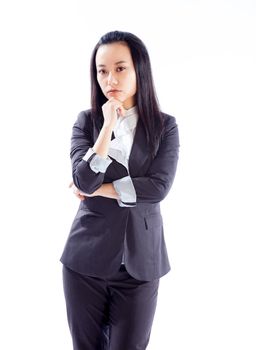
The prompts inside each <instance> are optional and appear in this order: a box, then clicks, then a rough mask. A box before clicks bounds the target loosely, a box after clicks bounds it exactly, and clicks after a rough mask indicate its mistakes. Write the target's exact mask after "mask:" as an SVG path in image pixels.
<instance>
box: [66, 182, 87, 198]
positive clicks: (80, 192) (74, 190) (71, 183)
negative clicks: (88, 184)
mask: <svg viewBox="0 0 256 350" xmlns="http://www.w3.org/2000/svg"><path fill="white" fill-rule="evenodd" d="M68 187H69V188H72V190H73V193H74V195H75V196H76V197H77V198H78V199H80V200H81V201H83V200H85V199H86V197H90V195H87V194H85V193H83V192H82V191H80V190H79V189H78V188H77V187H76V186H75V185H74V182H73V181H72V182H70V184H69V186H68Z"/></svg>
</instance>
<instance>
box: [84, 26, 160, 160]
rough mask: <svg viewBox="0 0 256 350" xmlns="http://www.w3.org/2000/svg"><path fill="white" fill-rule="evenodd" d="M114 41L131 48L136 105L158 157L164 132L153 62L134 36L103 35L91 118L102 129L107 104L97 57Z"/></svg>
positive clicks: (93, 70)
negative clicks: (135, 85)
mask: <svg viewBox="0 0 256 350" xmlns="http://www.w3.org/2000/svg"><path fill="white" fill-rule="evenodd" d="M114 42H125V43H126V44H127V46H128V47H129V49H130V52H131V56H132V60H133V64H134V68H135V72H136V84H137V91H136V105H137V108H138V114H139V118H140V119H141V121H142V123H143V125H144V129H145V133H146V138H147V143H148V145H149V149H150V153H151V155H152V156H154V155H155V153H156V150H157V147H158V144H159V140H160V137H161V133H162V130H163V120H162V115H161V111H160V107H159V103H158V99H157V96H156V92H155V88H154V82H153V76H152V70H151V63H150V58H149V54H148V51H147V48H146V46H145V44H144V43H143V42H142V41H141V39H139V38H138V37H137V36H135V35H134V34H132V33H129V32H122V31H112V32H108V33H106V34H105V35H103V36H102V37H101V38H100V40H99V41H98V43H97V44H96V46H95V48H94V50H93V52H92V56H91V68H90V71H91V107H92V118H93V120H94V122H95V125H97V126H98V127H100V126H101V125H102V123H103V114H102V108H101V107H102V105H103V104H104V103H105V102H106V101H107V98H106V97H105V96H104V94H103V92H102V90H101V88H100V85H99V83H98V81H97V70H96V63H95V58H96V54H97V51H98V49H99V47H100V46H101V45H105V44H110V43H114Z"/></svg>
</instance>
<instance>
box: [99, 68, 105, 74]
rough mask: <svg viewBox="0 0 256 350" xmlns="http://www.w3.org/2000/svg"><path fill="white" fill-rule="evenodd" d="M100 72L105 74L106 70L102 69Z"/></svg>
mask: <svg viewBox="0 0 256 350" xmlns="http://www.w3.org/2000/svg"><path fill="white" fill-rule="evenodd" d="M98 73H99V74H105V73H106V71H105V70H104V69H100V70H99V71H98Z"/></svg>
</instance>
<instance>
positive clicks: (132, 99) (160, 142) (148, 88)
mask: <svg viewBox="0 0 256 350" xmlns="http://www.w3.org/2000/svg"><path fill="white" fill-rule="evenodd" d="M71 141H72V142H71V160H72V170H73V183H74V185H73V187H74V190H75V193H76V195H77V196H78V197H79V198H80V199H81V202H80V206H79V209H78V212H77V214H76V216H75V219H74V221H73V224H72V227H71V231H70V234H69V237H68V239H67V243H66V246H65V248H64V252H63V254H62V257H61V262H62V263H63V284H64V293H65V299H66V306H67V316H68V323H69V327H70V332H71V335H72V340H73V346H74V349H75V350H95V349H111V350H133V349H146V347H147V344H148V342H149V337H150V331H151V327H152V322H153V318H154V313H155V308H156V302H157V292H158V284H159V278H160V277H161V276H163V275H165V274H166V273H167V272H168V271H169V270H170V266H169V261H168V256H167V251H166V246H165V241H164V236H163V223H162V217H161V213H160V202H161V201H162V200H163V199H164V198H165V196H166V195H167V193H168V192H169V190H170V188H171V185H172V183H173V180H174V176H175V172H176V166H177V161H178V150H179V138H178V129H177V125H176V122H175V119H174V117H172V116H169V115H167V114H165V113H163V112H161V111H160V109H159V106H158V103H157V98H156V95H155V92H154V85H153V79H152V73H151V66H150V59H149V56H148V52H147V49H146V47H145V45H144V44H143V42H142V41H141V40H140V39H139V38H138V37H136V36H135V35H133V34H131V33H127V32H120V31H114V32H109V33H107V34H105V35H104V36H103V37H102V38H101V39H100V40H99V42H98V43H97V45H96V47H95V48H94V50H93V53H92V58H91V109H88V110H86V111H83V112H81V113H80V114H79V115H78V118H77V121H76V123H75V124H74V127H73V133H72V140H71Z"/></svg>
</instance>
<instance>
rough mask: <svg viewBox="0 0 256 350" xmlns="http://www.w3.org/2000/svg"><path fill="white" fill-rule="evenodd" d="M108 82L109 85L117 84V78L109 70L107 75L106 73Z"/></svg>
mask: <svg viewBox="0 0 256 350" xmlns="http://www.w3.org/2000/svg"><path fill="white" fill-rule="evenodd" d="M108 84H109V85H112V84H117V80H116V78H115V77H114V75H113V74H112V73H111V72H109V75H108Z"/></svg>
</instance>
